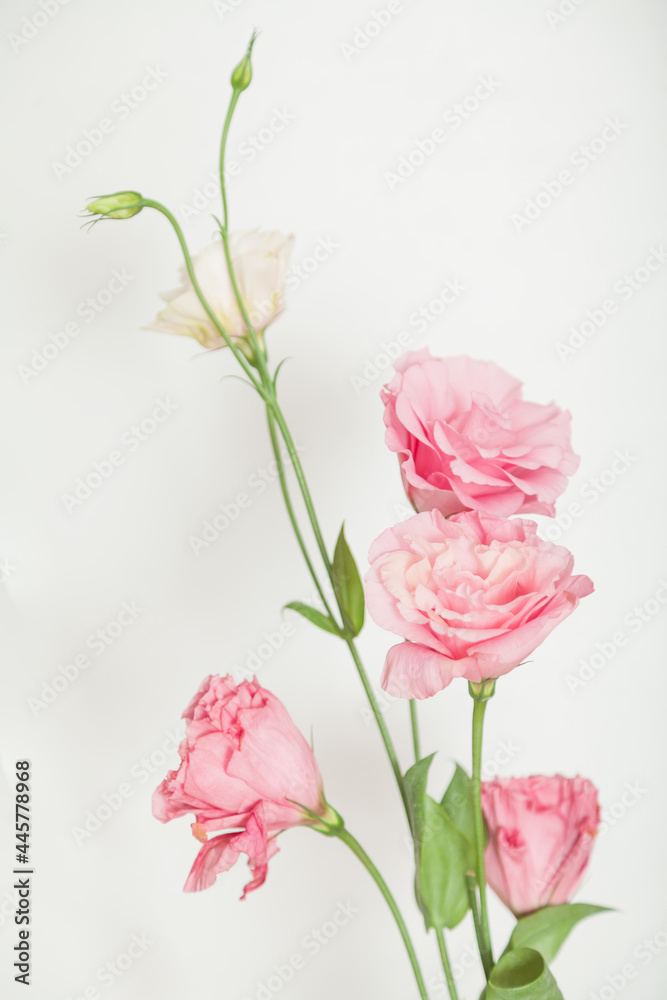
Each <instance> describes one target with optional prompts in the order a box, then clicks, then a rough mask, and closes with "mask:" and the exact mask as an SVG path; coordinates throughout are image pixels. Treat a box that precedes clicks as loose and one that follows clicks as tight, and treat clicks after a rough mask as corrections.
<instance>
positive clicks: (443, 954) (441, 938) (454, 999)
mask: <svg viewBox="0 0 667 1000" xmlns="http://www.w3.org/2000/svg"><path fill="white" fill-rule="evenodd" d="M435 936H436V938H437V941H438V948H439V949H440V958H441V959H442V967H443V969H444V971H445V979H446V980H447V989H448V990H449V995H450V997H451V1000H459V995H458V993H457V992H456V983H455V982H454V976H453V973H452V967H451V965H450V963H449V955H448V954H447V945H446V944H445V935H444V934H443V932H442V930H441V929H440V928H439V927H436V928H435Z"/></svg>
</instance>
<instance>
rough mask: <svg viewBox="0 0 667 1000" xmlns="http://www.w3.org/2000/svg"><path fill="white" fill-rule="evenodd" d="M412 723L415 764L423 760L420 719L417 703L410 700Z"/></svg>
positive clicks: (412, 699)
mask: <svg viewBox="0 0 667 1000" xmlns="http://www.w3.org/2000/svg"><path fill="white" fill-rule="evenodd" d="M410 723H411V725H412V745H413V747H414V750H415V764H416V763H417V761H418V760H421V756H422V755H421V746H420V743H419V719H418V718H417V702H416V701H415V699H414V698H411V699H410Z"/></svg>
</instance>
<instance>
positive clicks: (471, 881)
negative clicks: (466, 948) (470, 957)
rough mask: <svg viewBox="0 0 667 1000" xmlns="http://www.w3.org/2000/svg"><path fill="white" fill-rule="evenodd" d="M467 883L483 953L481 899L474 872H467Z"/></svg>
mask: <svg viewBox="0 0 667 1000" xmlns="http://www.w3.org/2000/svg"><path fill="white" fill-rule="evenodd" d="M466 885H467V887H468V900H469V902H470V912H471V913H472V921H473V924H474V926H475V937H476V938H477V947H478V948H479V953H480V955H481V954H482V949H483V945H482V922H481V920H480V918H479V900H478V898H477V879H476V877H475V875H474V873H473V872H466Z"/></svg>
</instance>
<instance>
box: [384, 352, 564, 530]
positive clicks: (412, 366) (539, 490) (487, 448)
mask: <svg viewBox="0 0 667 1000" xmlns="http://www.w3.org/2000/svg"><path fill="white" fill-rule="evenodd" d="M396 369H397V373H396V375H395V376H394V378H393V379H392V380H391V382H389V384H388V385H386V386H385V387H384V389H383V390H382V393H381V395H382V400H383V402H384V406H385V409H384V422H385V424H386V427H387V432H386V436H385V440H386V442H387V446H388V447H389V448H390V449H391V450H392V451H395V452H396V453H397V454H398V457H399V462H400V467H401V475H402V478H403V485H404V487H405V491H406V493H407V495H408V499H409V500H410V502H411V503H412V505H413V507H414V508H415V510H417V511H425V510H439V511H440V512H441V513H442V514H444V515H445V516H446V517H448V516H449V515H450V514H454V513H456V512H458V511H462V510H479V511H482V512H484V513H487V514H494V515H496V516H498V517H509V516H510V515H512V514H518V513H521V514H549V515H551V516H553V514H554V513H555V508H554V502H555V500H556V499H557V498H558V497H559V496H560V494H561V493H562V492H563V490H564V489H565V487H566V486H567V477H568V476H570V475H572V473H573V472H575V471H576V469H577V467H578V465H579V459H578V457H577V456H576V455H575V454H574V452H573V451H572V447H571V444H570V414H569V413H568V412H564V411H562V410H560V409H559V408H558V407H557V406H556V405H555V404H554V403H551V404H549V405H548V406H544V405H542V404H540V403H528V402H526V401H525V400H523V399H522V398H521V382H519V381H518V380H517V379H515V378H513V377H512V376H511V375H508V374H507V372H505V371H503V369H502V368H499V367H498V365H495V364H493V362H491V361H476V360H474V359H472V358H468V357H454V358H433V357H431V354H430V352H429V351H428V349H427V348H425V349H423V350H421V351H412V352H410V353H408V354H406V355H405V356H404V357H402V358H399V360H398V361H397V363H396Z"/></svg>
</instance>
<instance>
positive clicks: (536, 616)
mask: <svg viewBox="0 0 667 1000" xmlns="http://www.w3.org/2000/svg"><path fill="white" fill-rule="evenodd" d="M369 561H370V563H371V567H370V569H369V571H368V573H367V574H366V603H367V605H368V610H369V613H370V614H371V616H372V617H373V619H374V620H375V621H376V622H377V624H378V625H381V626H382V627H383V628H386V629H388V630H389V631H390V632H395V633H396V634H397V635H400V636H402V638H403V639H407V640H409V641H408V642H401V643H399V644H398V645H396V646H393V647H392V648H391V649H390V650H389V652H388V654H387V659H386V662H385V667H384V672H383V675H382V687H383V688H384V689H385V691H387V692H388V693H389V694H391V695H393V696H394V697H398V698H429V697H430V696H431V695H433V694H435V693H436V692H437V691H440V690H442V688H445V687H447V685H448V684H449V683H450V682H451V681H452V680H453V679H454V678H455V677H465V678H466V679H467V680H469V681H473V682H475V683H479V682H480V681H482V680H487V679H490V678H494V677H500V676H501V675H502V674H506V673H508V672H509V671H510V670H513V669H514V667H516V666H518V665H519V664H520V663H521V662H522V661H523V660H525V659H526V657H527V656H529V655H530V654H531V653H532V652H533V650H534V649H535V648H536V647H537V646H539V644H540V643H541V642H542V641H543V640H544V639H545V638H546V637H547V636H548V635H549V633H550V632H551V630H552V629H554V628H555V627H556V625H558V623H559V622H562V621H563V619H564V618H567V616H568V615H569V614H571V613H572V611H574V609H575V608H576V606H577V604H578V603H579V599H580V598H581V597H584V596H585V595H586V594H590V593H591V591H592V590H593V584H592V582H591V581H590V580H589V578H588V577H587V576H573V575H572V568H573V562H574V560H573V557H572V555H571V553H570V552H568V550H567V549H565V548H563V547H562V546H559V545H553V544H552V543H551V542H546V541H544V540H543V539H541V538H539V537H538V536H537V525H536V524H535V522H534V521H528V520H523V519H522V518H513V519H511V520H503V519H501V518H497V517H491V516H489V515H486V514H481V513H479V512H477V511H466V512H465V513H463V514H456V515H454V516H453V517H450V518H445V517H443V515H442V514H441V513H440V512H439V511H437V510H433V511H429V512H425V513H423V514H415V515H414V516H413V517H410V518H408V519H407V520H406V521H403V522H401V523H400V524H397V525H395V527H393V528H389V529H388V530H387V531H385V532H383V534H381V535H380V537H379V538H378V539H376V541H375V542H374V543H373V545H372V547H371V550H370V553H369Z"/></svg>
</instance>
